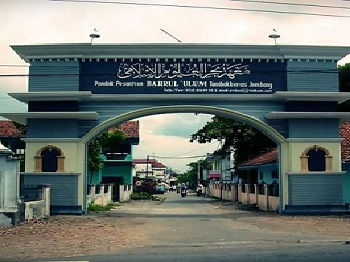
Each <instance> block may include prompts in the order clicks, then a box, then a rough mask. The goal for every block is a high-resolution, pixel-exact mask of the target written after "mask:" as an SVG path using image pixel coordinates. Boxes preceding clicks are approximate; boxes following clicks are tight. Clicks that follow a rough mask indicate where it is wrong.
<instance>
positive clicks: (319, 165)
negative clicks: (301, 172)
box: [306, 148, 326, 171]
mask: <svg viewBox="0 0 350 262" xmlns="http://www.w3.org/2000/svg"><path fill="white" fill-rule="evenodd" d="M306 155H307V156H308V157H309V158H308V167H309V171H325V170H326V161H325V156H326V152H324V151H323V150H321V149H318V148H314V149H312V150H309V152H308V153H307V154H306Z"/></svg>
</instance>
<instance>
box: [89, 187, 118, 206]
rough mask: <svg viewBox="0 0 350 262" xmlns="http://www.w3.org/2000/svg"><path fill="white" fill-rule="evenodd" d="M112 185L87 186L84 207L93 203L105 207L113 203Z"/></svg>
mask: <svg viewBox="0 0 350 262" xmlns="http://www.w3.org/2000/svg"><path fill="white" fill-rule="evenodd" d="M112 190H113V184H98V185H88V188H87V195H86V205H89V204H90V203H92V202H93V203H95V204H97V205H103V206H105V205H107V204H109V203H111V202H113V194H112Z"/></svg>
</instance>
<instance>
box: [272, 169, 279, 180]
mask: <svg viewBox="0 0 350 262" xmlns="http://www.w3.org/2000/svg"><path fill="white" fill-rule="evenodd" d="M271 178H272V179H278V178H279V174H278V171H277V170H273V171H272V172H271Z"/></svg>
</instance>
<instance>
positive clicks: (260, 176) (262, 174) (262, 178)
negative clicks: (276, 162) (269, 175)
mask: <svg viewBox="0 0 350 262" xmlns="http://www.w3.org/2000/svg"><path fill="white" fill-rule="evenodd" d="M259 179H260V180H264V173H263V172H260V173H259Z"/></svg>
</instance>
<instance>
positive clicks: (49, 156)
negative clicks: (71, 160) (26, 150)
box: [41, 148, 60, 172]
mask: <svg viewBox="0 0 350 262" xmlns="http://www.w3.org/2000/svg"><path fill="white" fill-rule="evenodd" d="M59 155H60V152H58V150H56V149H53V148H47V149H45V150H43V151H42V152H41V156H42V158H41V161H42V164H41V171H42V172H56V171H57V167H58V159H57V157H58V156H59Z"/></svg>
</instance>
